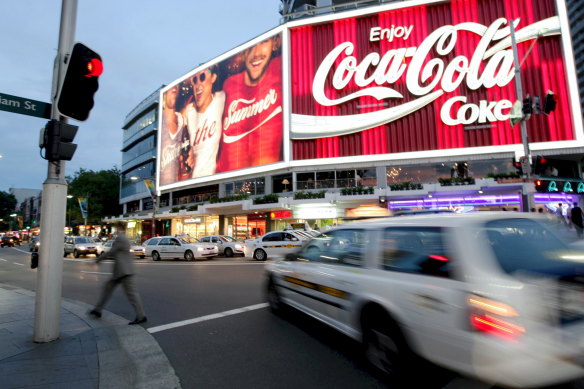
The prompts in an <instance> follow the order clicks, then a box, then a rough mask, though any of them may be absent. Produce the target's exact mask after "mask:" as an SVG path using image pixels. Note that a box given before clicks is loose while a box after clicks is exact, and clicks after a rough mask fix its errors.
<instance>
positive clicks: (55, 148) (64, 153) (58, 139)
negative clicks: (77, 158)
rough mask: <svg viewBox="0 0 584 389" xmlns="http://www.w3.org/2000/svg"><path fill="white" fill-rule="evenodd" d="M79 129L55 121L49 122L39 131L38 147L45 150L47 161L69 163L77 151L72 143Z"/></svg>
mask: <svg viewBox="0 0 584 389" xmlns="http://www.w3.org/2000/svg"><path fill="white" fill-rule="evenodd" d="M78 128H79V127H77V126H73V125H71V124H67V123H63V122H60V121H57V120H49V121H48V122H47V125H46V126H45V128H43V129H42V130H41V142H40V147H41V148H43V149H45V155H44V157H43V158H44V159H46V160H47V161H61V160H63V161H70V160H71V159H72V158H73V154H75V150H77V145H76V144H75V143H71V142H73V139H74V138H75V134H77V129H78Z"/></svg>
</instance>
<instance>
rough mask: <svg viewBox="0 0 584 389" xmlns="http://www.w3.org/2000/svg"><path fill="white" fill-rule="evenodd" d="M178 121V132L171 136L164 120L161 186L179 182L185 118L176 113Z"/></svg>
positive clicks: (163, 119)
mask: <svg viewBox="0 0 584 389" xmlns="http://www.w3.org/2000/svg"><path fill="white" fill-rule="evenodd" d="M174 114H175V116H176V120H177V126H176V127H177V132H176V133H174V134H171V133H170V132H169V131H168V125H167V124H166V120H165V118H164V117H163V118H162V138H161V143H162V145H161V146H162V147H161V149H162V150H161V160H160V185H168V184H172V183H175V182H176V181H177V180H178V167H179V156H180V151H181V149H182V147H183V145H181V138H182V136H181V134H182V131H186V129H184V128H183V118H182V115H181V114H180V113H179V112H175V113H174Z"/></svg>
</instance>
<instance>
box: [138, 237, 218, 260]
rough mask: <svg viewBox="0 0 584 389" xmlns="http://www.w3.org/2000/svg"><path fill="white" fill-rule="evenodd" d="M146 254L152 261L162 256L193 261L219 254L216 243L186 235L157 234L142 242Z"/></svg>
mask: <svg viewBox="0 0 584 389" xmlns="http://www.w3.org/2000/svg"><path fill="white" fill-rule="evenodd" d="M144 248H145V254H146V256H149V257H152V259H153V260H154V261H160V260H161V259H162V258H176V259H180V258H184V259H186V260H187V261H193V260H195V259H198V258H213V257H216V256H217V255H218V254H219V250H218V248H217V245H214V244H211V243H202V242H199V241H198V240H197V239H195V238H191V237H188V236H182V237H175V236H159V237H155V238H150V239H148V240H147V241H145V242H144Z"/></svg>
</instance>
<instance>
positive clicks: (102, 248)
mask: <svg viewBox="0 0 584 389" xmlns="http://www.w3.org/2000/svg"><path fill="white" fill-rule="evenodd" d="M113 243H114V241H113V240H108V241H107V242H103V243H101V244H100V245H99V246H98V247H97V255H98V256H99V257H106V258H107V257H108V256H109V255H108V253H109V252H110V250H111V249H112V244H113ZM145 251H146V250H145V249H144V246H142V245H138V244H132V245H131V246H130V253H131V254H134V255H135V256H136V257H138V258H141V259H143V258H145V257H146V252H145Z"/></svg>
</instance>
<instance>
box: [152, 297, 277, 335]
mask: <svg viewBox="0 0 584 389" xmlns="http://www.w3.org/2000/svg"><path fill="white" fill-rule="evenodd" d="M267 306H268V303H261V304H256V305H249V306H247V307H243V308H237V309H232V310H230V311H225V312H220V313H213V314H211V315H207V316H201V317H196V318H194V319H188V320H183V321H177V322H174V323H169V324H163V325H161V326H156V327H150V328H148V329H147V331H148V332H150V333H151V334H155V333H157V332H160V331H166V330H170V329H172V328H177V327H183V326H188V325H189V324H195V323H201V322H204V321H207V320H213V319H219V318H222V317H226V316H231V315H237V314H239V313H244V312H249V311H253V310H256V309H262V308H266V307H267Z"/></svg>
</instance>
